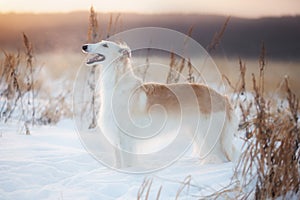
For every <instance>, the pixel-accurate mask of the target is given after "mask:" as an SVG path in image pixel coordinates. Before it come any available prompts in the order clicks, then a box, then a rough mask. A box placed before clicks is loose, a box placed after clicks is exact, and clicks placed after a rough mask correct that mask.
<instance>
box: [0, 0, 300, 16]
mask: <svg viewBox="0 0 300 200" xmlns="http://www.w3.org/2000/svg"><path fill="white" fill-rule="evenodd" d="M91 5H94V7H95V9H96V10H97V11H100V12H101V11H103V12H110V11H115V12H138V13H166V12H167V13H170V12H177V13H179V12H183V13H202V14H225V15H233V16H240V17H251V18H257V17H262V16H282V15H299V14H300V0H251V1H246V0H50V1H48V0H47V1H41V0H0V12H2V13H3V12H4V13H7V12H35V13H41V12H70V11H77V10H88V9H89V7H90V6H91Z"/></svg>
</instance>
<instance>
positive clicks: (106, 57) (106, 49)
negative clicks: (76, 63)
mask: <svg viewBox="0 0 300 200" xmlns="http://www.w3.org/2000/svg"><path fill="white" fill-rule="evenodd" d="M82 51H83V52H84V53H87V54H91V55H92V57H91V58H89V59H88V60H87V62H86V64H87V65H95V64H100V63H103V62H107V63H108V62H112V61H114V60H115V59H118V58H120V57H124V56H125V57H130V56H131V55H130V49H129V47H128V46H127V45H124V44H117V43H115V42H111V41H106V40H102V41H101V42H98V43H95V44H85V45H83V46H82Z"/></svg>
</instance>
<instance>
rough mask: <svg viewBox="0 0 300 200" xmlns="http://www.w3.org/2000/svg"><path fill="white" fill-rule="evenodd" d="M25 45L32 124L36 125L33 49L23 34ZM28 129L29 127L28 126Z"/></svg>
mask: <svg viewBox="0 0 300 200" xmlns="http://www.w3.org/2000/svg"><path fill="white" fill-rule="evenodd" d="M23 44H24V47H25V56H26V68H27V69H28V70H26V71H28V73H29V74H27V78H26V79H27V92H28V93H29V92H30V93H31V97H30V96H29V95H28V102H27V103H28V105H31V108H32V114H31V115H32V116H31V124H32V125H34V124H35V109H36V108H35V101H34V99H35V87H34V86H35V84H34V83H35V80H34V69H33V48H32V44H31V42H30V40H29V39H28V37H27V35H26V34H25V33H23ZM26 127H27V126H26Z"/></svg>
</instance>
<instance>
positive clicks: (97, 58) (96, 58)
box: [86, 53, 105, 65]
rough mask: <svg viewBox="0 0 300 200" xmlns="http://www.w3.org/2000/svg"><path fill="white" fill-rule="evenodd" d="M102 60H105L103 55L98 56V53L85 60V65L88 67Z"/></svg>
mask: <svg viewBox="0 0 300 200" xmlns="http://www.w3.org/2000/svg"><path fill="white" fill-rule="evenodd" d="M103 60H105V56H104V55H102V54H99V53H98V54H93V55H92V56H91V58H88V59H87V61H86V64H88V65H90V64H93V63H95V62H101V61H103Z"/></svg>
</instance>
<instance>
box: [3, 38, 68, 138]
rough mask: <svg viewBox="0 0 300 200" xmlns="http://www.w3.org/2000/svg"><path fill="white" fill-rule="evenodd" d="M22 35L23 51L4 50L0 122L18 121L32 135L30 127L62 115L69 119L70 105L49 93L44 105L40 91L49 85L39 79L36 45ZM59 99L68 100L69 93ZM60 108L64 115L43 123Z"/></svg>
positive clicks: (53, 120)
mask: <svg viewBox="0 0 300 200" xmlns="http://www.w3.org/2000/svg"><path fill="white" fill-rule="evenodd" d="M22 36H23V44H24V51H23V52H19V53H17V54H15V53H7V52H6V51H4V50H3V54H4V58H3V60H1V61H0V63H1V64H0V100H1V101H0V120H1V121H2V122H4V123H6V122H8V121H9V120H14V121H15V120H18V121H19V122H20V125H21V126H24V130H25V134H27V135H29V134H30V131H29V125H35V124H36V123H38V124H48V123H54V122H57V121H58V120H57V119H60V117H62V116H66V115H68V116H70V113H69V112H70V109H69V108H70V106H69V105H65V104H64V105H63V104H62V101H59V102H58V101H53V99H52V98H55V99H56V97H51V96H49V94H47V95H45V96H46V97H47V100H49V102H48V104H47V105H45V104H44V102H45V100H44V99H43V98H41V96H42V93H43V92H45V91H41V90H42V87H44V86H45V85H47V82H46V81H45V80H43V77H40V74H39V72H40V70H41V68H40V67H37V65H35V63H34V54H33V46H32V44H31V42H30V40H29V38H28V36H27V35H26V34H25V33H23V35H22ZM47 92H48V91H46V93H47ZM60 96H61V97H64V99H65V98H66V97H67V96H68V94H67V93H65V92H64V91H63V92H62V93H61V94H60ZM62 105H63V106H62ZM57 107H59V109H60V111H61V112H64V115H60V116H59V118H58V116H57V115H55V116H54V115H51V116H50V115H49V116H47V118H48V120H44V119H45V117H46V115H45V114H47V113H50V112H54V111H55V110H57ZM55 108H56V109H55ZM65 111H67V112H68V114H67V112H65Z"/></svg>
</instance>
